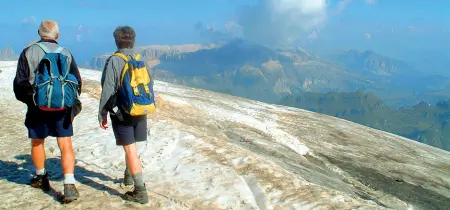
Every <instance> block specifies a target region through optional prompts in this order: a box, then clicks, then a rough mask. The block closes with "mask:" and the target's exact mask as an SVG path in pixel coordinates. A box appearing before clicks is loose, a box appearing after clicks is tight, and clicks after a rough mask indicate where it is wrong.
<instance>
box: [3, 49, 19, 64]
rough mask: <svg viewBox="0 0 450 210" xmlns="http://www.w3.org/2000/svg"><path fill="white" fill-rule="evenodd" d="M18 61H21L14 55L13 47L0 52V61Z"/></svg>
mask: <svg viewBox="0 0 450 210" xmlns="http://www.w3.org/2000/svg"><path fill="white" fill-rule="evenodd" d="M17 59H19V56H17V55H16V54H15V53H14V50H13V48H12V47H10V46H7V47H5V48H3V49H1V50H0V61H12V60H17Z"/></svg>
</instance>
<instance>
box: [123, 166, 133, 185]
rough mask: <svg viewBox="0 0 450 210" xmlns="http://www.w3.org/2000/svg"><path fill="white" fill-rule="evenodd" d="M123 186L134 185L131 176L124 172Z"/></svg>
mask: <svg viewBox="0 0 450 210" xmlns="http://www.w3.org/2000/svg"><path fill="white" fill-rule="evenodd" d="M123 184H125V186H130V185H133V184H134V181H133V177H131V174H130V173H128V172H127V171H126V170H125V174H124V177H123Z"/></svg>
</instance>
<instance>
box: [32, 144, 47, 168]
mask: <svg viewBox="0 0 450 210" xmlns="http://www.w3.org/2000/svg"><path fill="white" fill-rule="evenodd" d="M45 158H46V157H45V149H44V139H32V140H31V160H32V161H33V164H34V167H35V168H36V171H37V170H41V169H43V168H45Z"/></svg>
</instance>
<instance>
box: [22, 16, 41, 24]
mask: <svg viewBox="0 0 450 210" xmlns="http://www.w3.org/2000/svg"><path fill="white" fill-rule="evenodd" d="M22 22H23V23H32V24H34V23H36V22H37V20H36V17H34V16H30V17H26V18H24V19H23V21H22Z"/></svg>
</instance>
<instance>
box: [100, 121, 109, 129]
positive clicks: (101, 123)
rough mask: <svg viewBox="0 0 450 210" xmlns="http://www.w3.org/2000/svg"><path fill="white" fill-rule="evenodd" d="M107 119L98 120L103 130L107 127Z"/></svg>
mask: <svg viewBox="0 0 450 210" xmlns="http://www.w3.org/2000/svg"><path fill="white" fill-rule="evenodd" d="M107 125H108V120H103V121H101V122H100V128H102V129H103V130H106V129H107V128H108V126H107Z"/></svg>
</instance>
